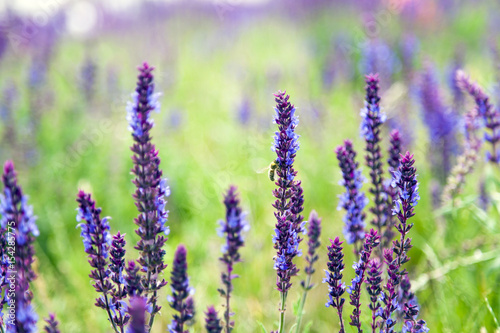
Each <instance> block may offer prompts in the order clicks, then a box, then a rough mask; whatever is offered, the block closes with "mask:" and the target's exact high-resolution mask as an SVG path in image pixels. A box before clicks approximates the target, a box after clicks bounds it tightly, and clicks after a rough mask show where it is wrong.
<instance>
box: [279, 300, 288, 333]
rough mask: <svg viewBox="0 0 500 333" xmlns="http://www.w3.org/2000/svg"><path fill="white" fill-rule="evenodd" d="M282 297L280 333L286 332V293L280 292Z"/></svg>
mask: <svg viewBox="0 0 500 333" xmlns="http://www.w3.org/2000/svg"><path fill="white" fill-rule="evenodd" d="M280 295H281V308H280V326H279V329H278V333H283V332H284V331H285V303H286V296H287V293H286V292H280Z"/></svg>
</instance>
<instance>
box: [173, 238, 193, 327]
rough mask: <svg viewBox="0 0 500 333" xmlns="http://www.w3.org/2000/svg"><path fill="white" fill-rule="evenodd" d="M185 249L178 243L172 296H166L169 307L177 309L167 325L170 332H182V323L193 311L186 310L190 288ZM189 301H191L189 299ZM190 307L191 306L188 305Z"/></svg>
mask: <svg viewBox="0 0 500 333" xmlns="http://www.w3.org/2000/svg"><path fill="white" fill-rule="evenodd" d="M186 255H187V251H186V248H185V247H184V245H179V246H178V247H177V250H176V251H175V256H174V263H173V268H172V278H171V288H172V296H169V297H168V301H169V302H170V307H171V308H172V309H174V310H175V311H177V313H176V314H174V319H173V320H172V323H171V324H170V325H169V326H168V331H169V332H170V333H184V332H187V330H186V331H185V330H184V323H185V322H187V321H189V320H191V319H192V316H193V311H192V310H190V311H187V310H188V309H189V308H188V306H187V303H188V302H187V298H188V297H189V294H190V293H191V291H192V289H191V288H190V287H189V278H188V275H187V262H186ZM190 302H191V301H190ZM190 308H192V306H191V307H190Z"/></svg>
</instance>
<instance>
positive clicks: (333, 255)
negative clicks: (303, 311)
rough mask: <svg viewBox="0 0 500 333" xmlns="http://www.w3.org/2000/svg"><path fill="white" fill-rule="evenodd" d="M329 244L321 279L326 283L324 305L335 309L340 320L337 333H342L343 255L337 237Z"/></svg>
mask: <svg viewBox="0 0 500 333" xmlns="http://www.w3.org/2000/svg"><path fill="white" fill-rule="evenodd" d="M330 243H331V245H330V246H328V263H327V267H328V270H325V273H326V277H325V278H324V279H323V283H328V301H327V302H326V304H325V305H326V307H329V306H332V307H333V308H335V309H337V314H338V316H339V319H340V331H339V333H344V332H345V328H344V320H343V319H342V309H343V307H344V302H345V298H342V295H343V294H344V291H345V284H344V283H343V282H342V277H343V275H342V271H343V270H344V254H343V253H342V242H341V241H340V239H339V238H338V237H336V238H335V240H333V241H332V240H331V239H330Z"/></svg>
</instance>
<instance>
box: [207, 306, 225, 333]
mask: <svg viewBox="0 0 500 333" xmlns="http://www.w3.org/2000/svg"><path fill="white" fill-rule="evenodd" d="M205 316H206V317H205V328H206V330H207V333H221V332H222V326H221V322H220V319H219V318H218V316H217V311H215V309H214V307H213V306H209V307H208V309H207V312H205Z"/></svg>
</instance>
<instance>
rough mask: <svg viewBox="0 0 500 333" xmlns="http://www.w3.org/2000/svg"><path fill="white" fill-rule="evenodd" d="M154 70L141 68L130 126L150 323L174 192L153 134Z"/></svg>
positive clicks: (139, 247)
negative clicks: (167, 206)
mask: <svg viewBox="0 0 500 333" xmlns="http://www.w3.org/2000/svg"><path fill="white" fill-rule="evenodd" d="M152 70H153V67H150V66H149V65H148V64H147V63H144V64H143V66H141V67H140V68H139V76H138V82H137V88H136V91H135V92H134V93H133V94H132V98H133V102H132V103H129V104H128V105H127V112H128V115H127V119H128V121H129V129H130V130H131V132H132V138H133V139H134V144H133V145H132V147H131V150H132V152H133V153H134V155H133V156H132V160H133V162H134V167H133V168H132V173H133V174H134V175H135V179H134V180H133V183H134V185H135V186H136V188H137V189H136V191H135V194H134V196H133V197H134V199H135V201H136V206H137V209H138V211H139V215H138V216H137V218H136V219H135V223H136V224H137V226H138V229H137V230H136V233H137V234H138V235H139V237H140V238H141V239H140V240H139V242H138V243H137V246H136V247H135V249H137V250H139V251H140V258H139V259H138V262H139V263H140V264H141V266H142V272H144V273H145V276H144V277H143V281H142V284H143V287H144V290H145V292H147V293H148V294H149V299H148V303H149V304H151V306H152V312H151V318H150V323H149V324H150V325H151V324H152V321H153V319H154V316H155V314H156V313H157V312H158V311H159V310H160V306H158V305H157V300H158V290H160V289H161V288H162V287H164V286H165V285H166V284H167V282H166V281H165V280H164V279H162V278H161V277H160V274H161V272H162V271H163V270H164V269H165V268H166V267H167V265H166V264H165V263H164V260H163V257H164V256H165V250H164V249H163V246H164V244H165V242H166V241H167V238H166V237H165V235H168V233H169V227H168V226H167V225H166V222H167V218H168V211H166V210H165V204H166V197H167V196H168V195H169V194H170V189H169V187H168V186H167V180H166V179H164V178H162V171H161V170H160V168H159V165H160V158H159V157H158V151H157V150H156V148H155V146H154V144H153V143H152V142H151V136H150V130H151V128H152V127H153V120H152V119H151V118H150V112H151V111H153V110H156V111H158V110H159V102H158V96H159V94H155V93H154V83H153V74H152Z"/></svg>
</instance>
